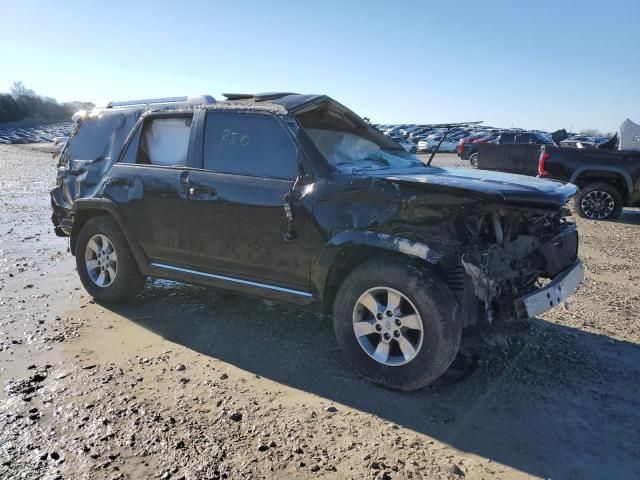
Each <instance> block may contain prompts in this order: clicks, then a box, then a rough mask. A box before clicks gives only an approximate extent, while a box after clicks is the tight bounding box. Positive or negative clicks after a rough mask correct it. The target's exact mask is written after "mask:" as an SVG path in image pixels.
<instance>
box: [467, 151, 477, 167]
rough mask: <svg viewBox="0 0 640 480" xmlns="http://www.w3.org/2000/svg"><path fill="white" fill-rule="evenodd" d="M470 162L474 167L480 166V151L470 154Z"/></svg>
mask: <svg viewBox="0 0 640 480" xmlns="http://www.w3.org/2000/svg"><path fill="white" fill-rule="evenodd" d="M469 164H471V166H472V167H473V168H478V152H474V153H472V154H471V155H470V156H469Z"/></svg>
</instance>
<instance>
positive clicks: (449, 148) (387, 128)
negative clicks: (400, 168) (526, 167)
mask: <svg viewBox="0 0 640 480" xmlns="http://www.w3.org/2000/svg"><path fill="white" fill-rule="evenodd" d="M373 126H374V127H375V128H377V129H378V130H380V131H381V132H382V133H384V134H385V135H386V136H388V137H390V138H391V139H393V140H395V141H396V142H398V143H400V144H401V145H402V146H403V148H404V149H405V150H407V151H408V152H411V153H416V152H432V151H434V150H435V149H436V148H438V145H440V146H439V148H438V151H440V152H457V154H458V156H459V157H461V158H462V159H463V160H469V161H470V162H471V164H472V165H473V166H477V159H478V156H477V154H476V153H477V148H476V147H475V146H476V145H478V144H483V143H496V144H510V143H516V144H526V143H533V144H537V145H546V144H551V143H553V142H552V141H551V136H550V134H549V133H547V132H544V131H541V130H524V129H521V128H509V129H505V128H494V127H488V126H483V125H477V126H469V127H455V128H451V129H449V130H447V129H445V128H438V127H433V126H429V125H415V124H401V125H381V124H374V125H373ZM445 133H446V138H445V140H444V141H443V142H442V143H440V141H441V140H442V137H443V135H445ZM607 140H608V138H607V137H599V136H589V135H580V134H575V133H568V137H567V138H566V139H565V140H563V141H562V142H560V146H562V147H575V148H597V147H598V145H600V144H601V143H603V142H605V141H607ZM401 142H402V143H401Z"/></svg>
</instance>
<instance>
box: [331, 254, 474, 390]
mask: <svg viewBox="0 0 640 480" xmlns="http://www.w3.org/2000/svg"><path fill="white" fill-rule="evenodd" d="M456 313H457V305H456V302H455V299H454V297H453V295H452V294H451V292H450V291H449V289H448V288H447V287H446V285H445V284H444V282H442V281H441V280H440V279H439V278H437V276H435V274H433V273H431V272H428V271H426V270H422V269H420V268H418V267H416V266H414V265H412V264H410V263H408V262H403V261H400V260H396V259H380V260H374V261H371V262H367V263H365V264H363V265H361V266H360V267H358V268H356V269H355V270H354V271H353V272H351V274H349V276H348V277H347V278H346V279H345V281H344V282H343V284H342V286H341V288H340V291H339V292H338V295H337V297H336V300H335V303H334V310H333V324H334V329H335V333H336V337H337V340H338V344H339V345H340V347H341V348H342V351H343V352H344V354H345V356H346V357H347V359H348V360H349V361H350V362H351V364H352V365H353V366H354V368H355V369H356V370H357V371H358V372H360V373H361V374H362V375H363V376H364V377H366V378H368V379H369V380H371V381H373V382H375V383H379V384H381V385H383V386H385V387H389V388H394V389H400V390H415V389H418V388H421V387H424V386H425V385H428V384H429V383H431V382H433V381H434V380H435V379H437V378H438V377H440V376H441V375H442V374H443V373H444V372H445V371H446V370H447V368H448V367H449V365H450V364H451V362H452V361H453V359H454V358H455V356H456V353H457V352H458V348H459V346H460V336H461V333H462V325H461V322H460V319H459V318H458V317H457V314H456Z"/></svg>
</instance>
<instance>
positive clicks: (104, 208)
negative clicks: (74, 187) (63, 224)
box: [70, 198, 149, 272]
mask: <svg viewBox="0 0 640 480" xmlns="http://www.w3.org/2000/svg"><path fill="white" fill-rule="evenodd" d="M98 216H108V217H110V218H111V219H112V220H113V221H115V222H116V224H117V225H118V228H120V231H121V232H122V233H123V235H124V237H125V238H126V240H127V243H128V244H129V247H130V248H131V252H132V253H133V256H134V258H135V259H136V262H137V264H138V268H139V269H140V271H143V272H144V271H146V270H147V268H146V266H147V265H148V264H149V261H148V259H147V257H146V255H145V254H144V252H143V251H142V248H140V245H139V244H138V242H137V241H136V240H135V238H134V237H133V236H132V235H131V233H130V232H129V231H128V229H127V227H126V224H125V222H124V219H123V218H122V214H121V213H120V211H119V210H118V207H117V206H116V205H115V203H114V202H112V201H111V200H108V199H104V198H86V199H78V200H76V201H75V202H74V204H73V229H72V231H71V238H70V244H71V245H70V247H71V253H72V255H75V251H76V243H77V240H78V234H79V233H80V231H81V230H82V228H83V227H84V226H85V225H86V223H87V222H88V221H89V220H91V219H92V218H95V217H98Z"/></svg>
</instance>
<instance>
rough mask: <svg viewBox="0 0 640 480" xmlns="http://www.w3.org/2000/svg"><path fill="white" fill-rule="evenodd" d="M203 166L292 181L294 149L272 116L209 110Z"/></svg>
mask: <svg viewBox="0 0 640 480" xmlns="http://www.w3.org/2000/svg"><path fill="white" fill-rule="evenodd" d="M204 168H205V169H206V170H211V171H214V172H218V173H229V174H234V175H245V176H250V177H267V178H278V179H284V180H293V179H295V178H296V176H297V175H298V150H297V148H296V145H295V143H294V142H293V140H292V139H291V137H290V136H289V135H288V134H287V132H286V131H285V129H284V127H283V126H282V125H281V124H280V123H279V122H278V120H276V119H275V118H274V117H272V116H270V115H265V114H259V113H209V114H208V115H207V120H206V125H205V136H204Z"/></svg>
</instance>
